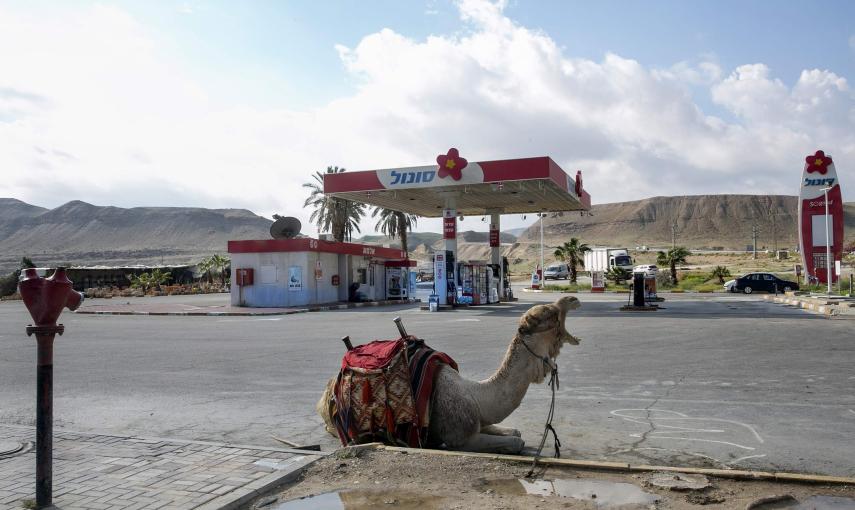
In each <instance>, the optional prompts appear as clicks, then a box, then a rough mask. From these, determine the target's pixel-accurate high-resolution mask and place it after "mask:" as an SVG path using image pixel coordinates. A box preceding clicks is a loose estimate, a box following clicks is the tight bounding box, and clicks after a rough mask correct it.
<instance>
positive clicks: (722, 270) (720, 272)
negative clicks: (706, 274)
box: [710, 266, 730, 285]
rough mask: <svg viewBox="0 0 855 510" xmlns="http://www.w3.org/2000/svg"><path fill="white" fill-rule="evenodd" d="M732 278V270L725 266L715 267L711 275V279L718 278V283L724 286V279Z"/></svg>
mask: <svg viewBox="0 0 855 510" xmlns="http://www.w3.org/2000/svg"><path fill="white" fill-rule="evenodd" d="M729 277H730V270H729V269H728V268H726V267H724V266H715V268H713V270H712V272H711V273H710V278H718V283H720V284H722V285H724V279H725V278H729Z"/></svg>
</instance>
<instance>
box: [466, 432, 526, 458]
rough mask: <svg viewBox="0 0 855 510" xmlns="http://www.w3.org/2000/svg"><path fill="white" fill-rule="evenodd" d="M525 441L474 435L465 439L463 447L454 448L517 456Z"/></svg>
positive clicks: (514, 437) (517, 438)
mask: <svg viewBox="0 0 855 510" xmlns="http://www.w3.org/2000/svg"><path fill="white" fill-rule="evenodd" d="M524 446H525V441H523V440H522V439H520V438H519V437H516V436H492V435H489V434H474V435H472V436H470V437H469V438H467V439H466V442H465V443H463V446H461V447H459V448H455V450H460V451H464V452H481V453H499V454H505V455H517V454H519V453H520V452H521V451H522V449H523V447H524Z"/></svg>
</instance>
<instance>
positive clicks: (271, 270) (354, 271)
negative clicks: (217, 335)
mask: <svg viewBox="0 0 855 510" xmlns="http://www.w3.org/2000/svg"><path fill="white" fill-rule="evenodd" d="M230 255H231V260H232V264H231V267H232V280H231V281H232V282H235V284H233V285H232V286H231V304H232V306H241V303H243V306H248V307H255V308H290V307H299V306H306V305H310V304H324V303H333V302H337V301H345V300H346V299H347V286H348V284H349V282H353V281H359V277H360V272H359V270H360V269H364V270H365V271H366V273H365V283H364V284H361V285H360V287H359V291H360V292H361V293H362V295H363V296H364V298H365V299H370V300H382V299H386V273H385V266H384V265H383V264H382V263H378V262H376V261H375V262H374V263H371V262H370V261H368V260H366V259H365V258H364V257H357V256H350V257H349V256H348V255H340V254H336V253H318V252H273V253H232V254H230ZM348 257H349V258H350V260H351V266H350V267H348V263H347V260H348ZM318 261H320V263H321V272H322V275H321V278H320V280H316V279H315V268H316V267H317V265H316V264H317V262H318ZM292 267H295V268H299V271H298V273H299V274H300V276H301V278H300V279H301V282H289V275H290V274H291V271H290V268H292ZM244 268H251V269H252V270H253V272H254V276H253V280H254V282H253V285H250V286H245V287H243V288H241V287H238V286H237V285H236V282H237V279H236V277H235V273H236V271H237V270H238V269H244ZM348 269H349V272H350V274H346V273H342V272H341V271H342V270H345V271H348ZM372 273H373V278H372ZM336 274H337V275H339V281H340V284H339V285H337V286H336V285H333V284H332V276H333V275H336ZM372 282H373V285H372ZM297 283H302V285H301V286H297Z"/></svg>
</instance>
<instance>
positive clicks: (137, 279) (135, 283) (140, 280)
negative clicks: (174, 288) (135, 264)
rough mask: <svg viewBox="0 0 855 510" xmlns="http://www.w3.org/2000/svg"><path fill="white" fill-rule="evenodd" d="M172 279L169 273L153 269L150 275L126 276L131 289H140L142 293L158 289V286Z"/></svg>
mask: <svg viewBox="0 0 855 510" xmlns="http://www.w3.org/2000/svg"><path fill="white" fill-rule="evenodd" d="M171 279H172V274H171V273H170V272H169V271H161V270H160V269H155V270H153V271H152V272H150V273H142V274H140V275H139V276H136V275H128V280H130V282H131V287H134V288H137V287H138V288H141V289H142V291H143V293H144V294H145V293H147V292H148V291H149V289H151V288H155V287H156V288H157V289H158V290H159V289H160V286H161V285H163V284H164V283H166V282H168V281H169V280H171Z"/></svg>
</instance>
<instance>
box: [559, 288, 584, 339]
mask: <svg viewBox="0 0 855 510" xmlns="http://www.w3.org/2000/svg"><path fill="white" fill-rule="evenodd" d="M554 306H555V307H556V308H558V338H559V340H560V341H561V342H562V343H568V344H570V345H579V339H578V338H576V337H575V336H573V335H571V334H570V333H569V332H568V331H567V325H566V323H565V321H566V320H567V312H569V311H570V310H575V309H577V308H579V307H580V306H582V303H580V302H579V300H578V299H577V298H575V297H573V296H564V297H562V298H559V299H558V300H557V301H555V303H554Z"/></svg>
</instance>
